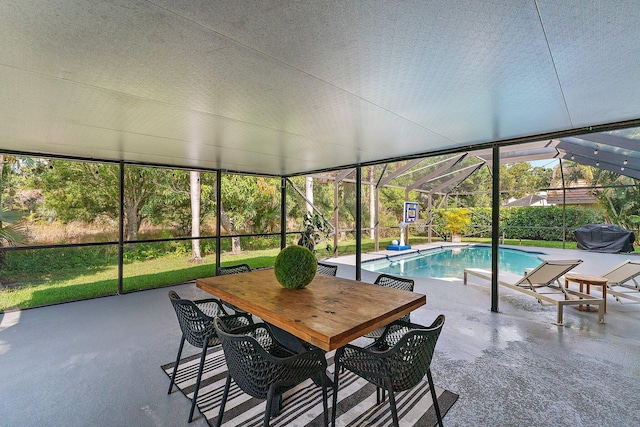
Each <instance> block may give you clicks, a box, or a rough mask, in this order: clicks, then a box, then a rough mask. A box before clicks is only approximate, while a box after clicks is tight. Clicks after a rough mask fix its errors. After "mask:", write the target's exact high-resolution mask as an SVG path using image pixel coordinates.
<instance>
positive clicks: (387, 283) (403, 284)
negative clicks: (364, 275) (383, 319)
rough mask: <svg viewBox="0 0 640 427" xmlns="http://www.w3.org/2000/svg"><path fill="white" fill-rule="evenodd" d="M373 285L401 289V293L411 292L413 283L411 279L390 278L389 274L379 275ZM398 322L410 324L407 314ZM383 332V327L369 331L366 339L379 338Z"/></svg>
mask: <svg viewBox="0 0 640 427" xmlns="http://www.w3.org/2000/svg"><path fill="white" fill-rule="evenodd" d="M373 284H374V285H380V286H384V287H387V288H395V289H402V290H403V291H410V292H413V285H414V281H413V280H412V279H405V278H404V277H397V276H391V275H389V274H381V275H379V276H378V277H377V278H376V281H375V282H373ZM399 320H403V321H405V322H410V321H411V320H410V317H409V315H408V314H405V315H404V316H402V317H401V318H400V319H399ZM383 331H384V327H382V328H378V329H376V330H375V331H371V332H369V333H368V334H366V335H365V337H367V338H379V337H380V336H381V335H382V332H383Z"/></svg>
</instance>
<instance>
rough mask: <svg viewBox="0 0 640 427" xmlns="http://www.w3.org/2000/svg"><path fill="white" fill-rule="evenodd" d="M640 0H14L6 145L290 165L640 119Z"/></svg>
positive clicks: (285, 169) (3, 18) (6, 54)
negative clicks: (636, 0) (639, 10)
mask: <svg viewBox="0 0 640 427" xmlns="http://www.w3.org/2000/svg"><path fill="white" fill-rule="evenodd" d="M636 3H637V2H633V1H626V2H624V1H620V2H601V1H586V2H585V1H577V0H576V1H564V2H556V1H552V0H548V1H547V0H538V1H533V0H531V1H525V0H519V1H512V0H500V1H498V0H495V1H472V0H461V1H456V2H451V1H447V0H430V1H424V0H420V1H403V2H392V1H388V2H384V1H355V0H354V1H348V2H345V1H337V0H336V1H331V0H307V1H298V2H282V1H277V0H261V1H259V2H255V1H241V0H232V1H210V0H154V1H142V0H112V1H98V0H50V1H47V2H42V1H40V0H13V1H12V0H4V1H2V2H0V150H10V151H20V152H33V153H39V154H56V155H73V156H79V157H88V158H104V159H109V160H126V161H133V162H145V163H160V164H166V165H174V166H183V167H189V168H220V169H226V170H233V171H241V172H252V173H261V174H274V175H288V174H295V173H301V172H305V171H315V170H321V169H328V168H336V167H341V166H345V165H353V164H357V163H362V162H376V161H383V160H385V159H389V158H399V157H403V156H412V155H416V154H428V153H431V152H437V151H441V150H446V149H455V148H458V147H467V146H471V145H475V144H483V143H488V142H493V141H504V140H509V139H514V138H525V139H526V138H528V137H532V138H533V137H534V136H536V135H540V134H547V133H553V132H563V131H566V130H571V129H576V128H579V127H586V126H598V125H606V124H609V123H615V122H620V121H633V120H637V119H640V85H638V84H637V82H638V81H640V66H639V65H640V64H638V61H639V59H638V58H640V55H639V54H640V43H639V42H640V40H638V34H639V33H638V31H637V30H636V28H635V27H636V26H637V22H638V21H639V20H638V12H637V9H638V8H637V4H636Z"/></svg>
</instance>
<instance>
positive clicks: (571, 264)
mask: <svg viewBox="0 0 640 427" xmlns="http://www.w3.org/2000/svg"><path fill="white" fill-rule="evenodd" d="M580 263H582V260H579V259H575V260H553V261H544V262H543V263H542V264H540V265H539V266H537V267H536V268H534V269H533V270H531V271H530V272H528V273H527V274H526V275H525V276H518V275H517V274H513V273H508V272H500V274H499V276H498V283H499V284H500V285H502V286H506V287H507V288H509V289H513V290H516V291H519V292H522V293H524V294H527V295H530V296H532V297H534V298H536V299H537V300H538V302H539V303H540V304H542V305H557V306H558V316H557V322H556V324H557V325H562V314H563V310H564V306H565V305H584V304H590V305H597V306H598V320H599V321H600V323H604V299H603V298H598V297H594V296H591V295H589V294H585V293H582V292H578V291H574V290H571V289H565V288H564V286H562V284H561V283H560V281H559V278H560V277H561V276H562V275H563V274H565V273H566V272H568V271H570V270H571V269H573V268H575V267H576V266H577V265H579V264H580ZM468 275H472V276H476V277H480V278H482V279H486V280H491V271H490V270H484V269H481V268H465V269H464V284H465V285H466V284H467V276H468ZM554 282H555V284H554Z"/></svg>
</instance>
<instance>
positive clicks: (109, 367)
mask: <svg viewBox="0 0 640 427" xmlns="http://www.w3.org/2000/svg"><path fill="white" fill-rule="evenodd" d="M543 251H544V252H546V253H547V255H546V256H548V257H549V258H554V257H555V258H580V259H583V260H584V261H585V262H584V263H583V264H581V265H580V266H579V268H578V269H577V271H579V272H583V273H590V274H597V273H601V272H603V271H605V270H606V269H608V268H610V267H611V266H613V265H615V264H616V263H619V262H620V261H621V260H624V259H626V258H628V257H629V255H603V254H597V253H590V252H584V251H561V250H547V249H544V250H543ZM365 257H366V256H364V255H363V258H365ZM329 262H336V263H338V264H339V265H340V267H339V268H338V275H339V276H343V277H351V278H353V277H354V276H355V272H354V267H353V258H352V257H343V258H340V259H337V260H330V261H329ZM375 277H376V274H374V273H370V272H367V271H363V275H362V278H363V280H365V281H369V282H372V281H373V280H374V279H375ZM170 289H174V290H176V291H177V292H178V293H179V294H180V295H181V296H183V297H185V298H193V299H195V298H201V297H206V294H204V293H203V292H202V291H200V290H198V289H196V288H195V285H194V284H183V285H178V286H172V287H169V288H162V289H154V290H150V291H144V292H137V293H132V294H127V295H122V296H114V297H106V298H99V299H94V300H88V301H82V302H75V303H68V304H61V305H57V306H51V307H43V308H37V309H30V310H24V311H21V312H11V313H5V314H4V315H0V381H1V384H0V425H1V426H41V425H46V426H89V425H91V426H107V425H108V426H179V425H187V416H188V411H189V401H188V400H187V399H186V398H185V397H184V396H183V395H182V394H181V393H180V392H179V391H174V392H173V393H172V394H171V395H167V388H168V383H169V380H168V378H167V377H166V376H165V375H164V373H163V372H162V371H161V370H160V365H161V364H163V363H166V362H170V361H173V359H174V357H175V353H176V351H177V346H178V342H179V339H180V330H179V327H178V324H177V321H176V317H175V314H174V312H173V310H172V308H171V304H170V303H169V300H168V298H167V292H168V291H169V290H170ZM415 290H416V292H421V293H424V294H426V296H427V305H426V306H424V307H421V308H420V309H418V310H416V311H415V312H413V313H412V315H411V316H412V320H413V321H416V322H418V323H423V324H428V323H430V322H431V321H432V320H433V318H434V317H435V316H436V315H438V314H440V313H444V314H445V315H446V323H445V326H444V330H443V333H442V335H441V337H440V341H439V342H438V346H437V347H436V354H435V357H434V360H433V364H432V370H433V377H434V381H435V382H436V384H438V385H440V386H443V387H445V388H447V389H449V390H451V391H453V392H455V393H458V394H459V395H460V398H459V399H458V401H457V402H456V404H455V405H454V406H453V408H452V409H451V410H450V411H449V413H448V414H447V415H446V416H445V418H444V423H445V425H446V426H528V425H535V426H574V427H577V426H595V425H597V426H635V425H640V411H638V403H637V402H638V397H639V396H640V305H621V304H620V303H618V302H616V301H615V300H614V299H613V298H612V297H609V299H608V303H607V314H606V318H605V321H606V323H605V324H599V323H598V322H597V314H596V313H589V312H580V311H578V310H576V309H575V308H571V307H569V308H566V309H565V326H556V325H554V324H553V323H552V322H554V321H555V313H556V310H555V307H542V306H540V305H539V304H538V303H537V302H536V301H535V300H534V299H532V298H530V297H527V296H526V295H520V294H518V293H514V292H512V291H509V290H503V289H502V288H501V289H500V292H501V294H500V300H499V303H500V312H499V313H492V312H491V311H490V291H489V285H488V284H487V283H484V284H481V283H480V282H479V281H478V282H473V283H471V284H469V285H467V286H465V285H463V284H462V281H461V280H460V281H440V280H434V279H418V280H416V287H415ZM592 293H594V294H597V292H596V291H594V290H593V289H592ZM188 350H189V352H190V353H194V352H196V350H195V349H193V348H189V349H188ZM191 425H193V426H206V425H207V423H206V421H205V420H204V418H203V417H202V416H200V415H199V413H198V414H197V416H196V419H195V420H194V422H193V423H192V424H191Z"/></svg>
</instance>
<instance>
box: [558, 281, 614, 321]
mask: <svg viewBox="0 0 640 427" xmlns="http://www.w3.org/2000/svg"><path fill="white" fill-rule="evenodd" d="M569 282H574V283H577V284H578V285H579V286H580V292H583V287H584V286H585V285H586V287H587V292H586V293H587V294H591V286H602V299H604V305H603V307H602V309H603V311H604V312H605V313H606V312H607V278H606V277H600V276H592V275H590V274H580V273H567V274H565V275H564V287H565V288H568V287H569ZM578 310H580V311H582V305H579V306H578Z"/></svg>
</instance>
